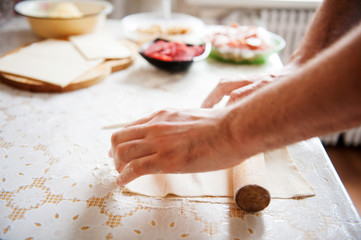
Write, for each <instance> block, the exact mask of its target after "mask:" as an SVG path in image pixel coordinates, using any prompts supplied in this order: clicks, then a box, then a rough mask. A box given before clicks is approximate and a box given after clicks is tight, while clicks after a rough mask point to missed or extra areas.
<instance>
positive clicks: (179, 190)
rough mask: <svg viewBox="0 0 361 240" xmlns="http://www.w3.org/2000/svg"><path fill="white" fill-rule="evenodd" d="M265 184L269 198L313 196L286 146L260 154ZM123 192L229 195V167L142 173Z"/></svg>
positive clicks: (162, 194)
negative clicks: (187, 172)
mask: <svg viewBox="0 0 361 240" xmlns="http://www.w3.org/2000/svg"><path fill="white" fill-rule="evenodd" d="M264 158H265V163H266V169H267V183H268V189H269V191H270V194H271V197H272V198H297V197H309V196H313V195H315V192H314V190H313V189H312V187H311V186H310V184H309V183H308V182H307V180H306V179H305V178H304V177H303V176H302V175H301V173H300V172H299V171H298V169H297V167H296V165H295V162H294V160H293V159H292V158H291V156H290V154H289V152H288V150H287V148H281V149H277V150H274V151H271V152H267V153H265V154H264ZM125 191H126V192H132V193H138V194H142V195H147V196H153V197H164V196H167V195H170V194H173V195H177V196H183V197H200V196H214V197H232V198H233V173H232V169H226V170H220V171H213V172H206V173H195V174H154V175H146V176H142V177H140V178H138V179H136V180H134V181H132V182H130V183H129V184H127V185H126V186H125Z"/></svg>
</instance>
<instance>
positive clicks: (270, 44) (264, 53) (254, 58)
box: [207, 26, 286, 64]
mask: <svg viewBox="0 0 361 240" xmlns="http://www.w3.org/2000/svg"><path fill="white" fill-rule="evenodd" d="M249 28H252V31H253V32H255V34H256V35H255V36H256V37H255V38H253V39H251V40H253V42H254V43H257V44H260V45H259V46H261V45H262V46H266V47H263V48H262V47H259V48H257V46H256V47H255V46H253V47H251V48H250V47H244V46H243V45H242V44H238V46H235V45H237V43H239V42H242V43H244V42H245V39H244V38H245V35H246V34H245V35H243V34H239V35H237V34H232V31H239V32H240V33H242V31H248V29H249ZM217 34H218V35H219V36H221V37H224V36H227V34H230V35H231V36H232V37H231V39H232V41H233V42H236V44H233V43H232V42H231V41H230V40H229V39H228V40H229V41H228V42H227V39H222V38H220V40H219V41H218V42H217V43H220V44H214V38H215V36H216V35H217ZM235 36H236V37H235ZM237 37H238V38H239V39H237ZM207 38H209V41H211V42H212V50H211V53H210V57H212V58H215V59H217V60H220V61H223V62H230V63H236V64H262V63H264V62H265V61H266V60H267V58H268V57H269V56H270V55H272V54H273V53H277V52H279V51H281V50H282V49H283V48H284V47H285V46H286V42H285V40H284V39H283V38H282V37H281V36H279V35H277V34H274V33H272V32H269V31H267V30H266V29H264V28H261V27H250V26H238V27H232V26H217V27H215V28H213V29H212V30H211V33H208V36H207ZM222 40H223V41H224V44H222ZM239 45H241V47H240V46H239Z"/></svg>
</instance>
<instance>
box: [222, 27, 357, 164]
mask: <svg viewBox="0 0 361 240" xmlns="http://www.w3.org/2000/svg"><path fill="white" fill-rule="evenodd" d="M360 46H361V25H359V26H358V27H357V28H356V29H355V30H354V31H353V32H351V33H350V34H348V35H347V36H346V37H345V38H343V39H342V40H341V41H339V42H337V43H336V44H335V45H333V46H332V47H330V48H329V49H327V50H325V51H324V52H323V53H322V54H320V55H318V56H317V57H315V58H313V59H312V60H310V61H309V62H308V63H307V64H305V65H304V66H303V67H302V68H300V69H299V70H298V71H297V72H296V73H295V74H292V75H291V76H289V77H287V78H285V79H280V80H279V81H276V82H273V83H271V84H269V85H268V86H266V87H264V88H263V89H261V90H259V91H258V92H256V93H254V94H253V95H250V96H249V97H248V98H245V99H244V100H242V101H240V102H239V103H237V104H235V105H234V106H230V107H229V109H230V113H229V115H228V119H227V121H226V122H228V123H229V125H228V127H229V129H232V130H234V131H233V132H232V134H233V139H234V141H235V143H236V145H235V147H237V146H238V148H239V153H240V155H241V156H243V157H249V156H250V155H253V154H255V153H257V152H261V151H267V150H270V149H273V148H277V147H280V146H284V145H288V144H291V143H294V142H297V141H300V140H304V139H308V138H310V137H314V136H320V135H324V134H326V133H330V132H333V131H338V130H341V129H345V128H350V127H354V126H357V125H359V124H360V123H361V70H360V62H361V48H360Z"/></svg>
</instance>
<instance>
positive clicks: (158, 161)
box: [110, 109, 239, 185]
mask: <svg viewBox="0 0 361 240" xmlns="http://www.w3.org/2000/svg"><path fill="white" fill-rule="evenodd" d="M226 113H227V111H226V109H195V110H182V111H171V110H163V111H159V112H157V113H155V114H153V115H151V116H149V117H147V118H144V119H140V120H138V121H136V122H134V123H133V124H130V125H128V126H127V127H125V128H124V129H122V130H120V131H118V132H116V133H114V134H113V136H112V138H111V143H112V145H111V150H110V156H111V157H113V159H114V163H115V167H116V169H117V171H118V172H119V173H120V175H119V177H118V180H117V183H118V184H120V185H125V184H127V183H129V182H130V181H132V180H134V179H135V178H137V177H139V176H142V175H146V174H155V173H191V172H204V171H212V170H218V169H224V168H228V167H231V166H233V165H235V164H236V163H237V161H239V158H237V153H236V152H238V151H235V147H234V146H233V145H234V141H233V139H232V136H231V133H230V132H229V129H228V126H227V121H225V120H227V117H226ZM237 148H239V146H238V147H237Z"/></svg>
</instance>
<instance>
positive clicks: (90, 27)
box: [15, 0, 113, 38]
mask: <svg viewBox="0 0 361 240" xmlns="http://www.w3.org/2000/svg"><path fill="white" fill-rule="evenodd" d="M63 2H68V3H71V4H73V5H74V6H76V8H77V9H78V10H79V11H80V13H81V16H74V17H71V16H70V17H69V16H63V17H62V16H55V17H54V16H52V12H51V11H52V10H53V9H54V7H56V5H57V4H59V3H63ZM15 11H16V12H17V13H19V14H21V15H23V16H26V17H27V19H28V21H29V23H30V25H31V28H32V30H33V31H34V33H35V34H37V35H38V36H40V37H45V38H63V37H68V36H71V35H79V34H86V33H91V32H94V31H96V30H98V29H99V28H101V27H102V26H103V24H104V22H105V20H106V16H107V15H108V14H109V13H111V12H112V11H113V5H112V4H111V3H109V2H106V1H91V0H78V1H75V0H56V1H51V0H29V1H22V2H19V3H17V4H16V5H15Z"/></svg>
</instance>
